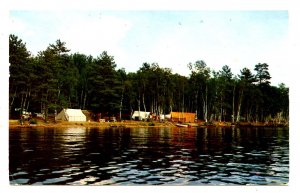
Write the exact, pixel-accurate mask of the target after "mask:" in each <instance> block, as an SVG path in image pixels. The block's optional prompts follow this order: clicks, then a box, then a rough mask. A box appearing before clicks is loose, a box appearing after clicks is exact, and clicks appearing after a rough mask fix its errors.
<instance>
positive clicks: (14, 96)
mask: <svg viewBox="0 0 300 193" xmlns="http://www.w3.org/2000/svg"><path fill="white" fill-rule="evenodd" d="M17 90H18V88H16V89H15V93H14V94H13V97H12V99H11V103H10V106H9V113H11V108H12V107H13V104H14V101H15V98H16V96H17Z"/></svg>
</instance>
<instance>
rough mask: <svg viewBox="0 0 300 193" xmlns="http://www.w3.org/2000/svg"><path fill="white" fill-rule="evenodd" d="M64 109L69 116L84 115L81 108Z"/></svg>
mask: <svg viewBox="0 0 300 193" xmlns="http://www.w3.org/2000/svg"><path fill="white" fill-rule="evenodd" d="M65 110H66V113H67V114H68V115H69V116H73V117H77V116H85V115H84V114H83V113H82V111H81V109H65Z"/></svg>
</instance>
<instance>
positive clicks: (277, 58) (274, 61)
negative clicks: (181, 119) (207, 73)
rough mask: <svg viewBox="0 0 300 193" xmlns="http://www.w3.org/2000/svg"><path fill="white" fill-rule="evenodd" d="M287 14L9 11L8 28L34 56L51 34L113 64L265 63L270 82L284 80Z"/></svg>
mask: <svg viewBox="0 0 300 193" xmlns="http://www.w3.org/2000/svg"><path fill="white" fill-rule="evenodd" d="M288 24H289V13H288V11H272V10H271V11H224V10H223V11H173V10H172V11H162V10H154V11H141V10H138V11H126V10H125V11H124V10H122V11H88V10H82V11H73V10H62V11H38V10H36V11H20V10H17V11H10V12H9V33H11V34H15V35H17V36H18V37H19V38H21V39H22V40H23V41H24V42H26V46H27V49H28V50H29V51H30V52H31V54H33V55H36V54H37V53H38V52H39V51H43V50H45V49H46V48H47V46H48V45H49V44H53V43H55V41H56V40H57V39H60V40H61V41H63V42H66V46H67V48H69V49H71V53H76V52H79V53H83V54H86V55H92V56H94V57H97V56H99V55H100V54H101V53H102V52H103V51H107V52H108V54H109V55H112V56H114V59H115V62H116V64H117V68H125V70H126V71H127V72H134V71H137V70H138V69H139V68H140V67H141V66H142V64H143V63H144V62H148V63H158V64H159V66H160V67H166V68H171V69H172V72H173V73H179V74H181V75H185V76H189V74H190V71H189V69H188V67H187V64H188V63H194V62H196V61H197V60H204V61H205V62H206V64H207V66H208V67H210V68H211V69H212V70H215V71H219V70H221V68H222V66H224V65H228V66H230V67H231V69H232V72H233V73H234V74H235V75H237V74H239V73H240V70H241V69H242V68H244V67H247V68H249V69H251V70H252V72H253V73H255V72H254V66H255V65H256V64H258V63H267V64H268V65H269V72H270V74H271V77H272V79H271V83H272V84H273V85H276V86H277V85H278V84H279V83H281V82H283V83H285V84H287V85H289V72H288V70H284V68H282V66H283V64H284V62H285V60H286V57H287V56H286V54H285V53H286V50H287V46H288V27H289V25H288Z"/></svg>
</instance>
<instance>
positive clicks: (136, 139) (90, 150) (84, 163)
mask: <svg viewBox="0 0 300 193" xmlns="http://www.w3.org/2000/svg"><path fill="white" fill-rule="evenodd" d="M9 172H10V183H11V184H12V185H14V184H32V185H50V184H52V185H53V184H56V185H58V184H59V185H110V184H120V185H139V184H141V185H145V184H147V185H163V184H166V185H248V184H254V185H273V184H275V185H283V184H287V183H288V179H289V132H288V128H209V129H208V128H153V127H151V128H106V129H99V128H47V129H46V128H35V129H26V128H14V129H10V132H9Z"/></svg>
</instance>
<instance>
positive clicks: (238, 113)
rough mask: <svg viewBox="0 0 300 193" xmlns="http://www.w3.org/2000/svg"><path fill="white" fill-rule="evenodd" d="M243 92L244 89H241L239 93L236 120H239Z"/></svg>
mask: <svg viewBox="0 0 300 193" xmlns="http://www.w3.org/2000/svg"><path fill="white" fill-rule="evenodd" d="M243 93H244V90H241V94H240V97H239V101H238V111H237V117H236V122H240V113H241V106H242V100H243Z"/></svg>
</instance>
